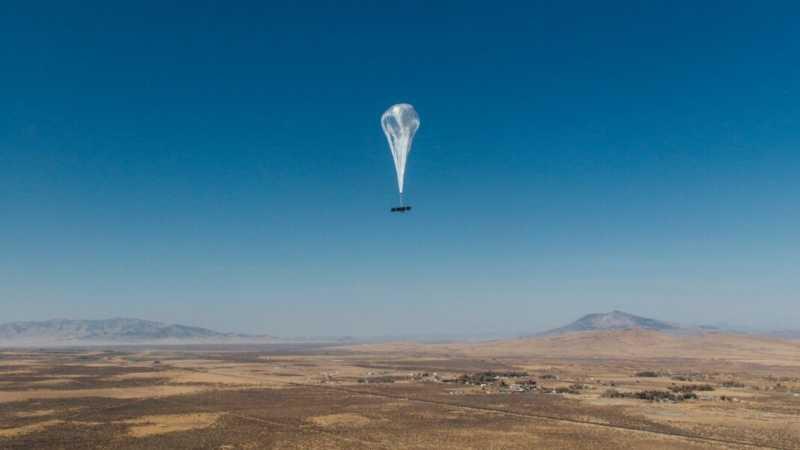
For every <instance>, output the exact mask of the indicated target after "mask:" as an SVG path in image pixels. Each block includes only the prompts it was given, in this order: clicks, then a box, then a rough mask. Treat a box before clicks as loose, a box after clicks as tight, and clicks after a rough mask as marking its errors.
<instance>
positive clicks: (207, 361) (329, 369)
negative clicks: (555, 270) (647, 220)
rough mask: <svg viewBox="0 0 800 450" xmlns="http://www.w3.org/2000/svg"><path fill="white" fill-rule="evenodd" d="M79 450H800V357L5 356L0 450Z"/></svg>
mask: <svg viewBox="0 0 800 450" xmlns="http://www.w3.org/2000/svg"><path fill="white" fill-rule="evenodd" d="M82 448H115V449H181V448H187V449H188V448H192V449H197V448H209V449H231V450H232V449H262V448H263V449H272V448H276V449H277V448H282V449H283V448H288V449H337V448H363V449H381V448H399V449H416V448H428V449H434V448H435V449H469V448H474V449H530V448H542V449H573V448H586V449H625V448H628V449H642V448H657V449H678V448H681V449H683V448H687V449H706V448H718V449H723V448H724V449H737V448H741V449H745V448H798V449H800V343H797V342H790V341H779V340H769V339H755V338H750V337H739V336H726V335H713V334H712V335H703V336H692V337H683V338H677V337H672V336H666V335H659V334H658V333H646V332H641V331H627V332H614V333H589V334H587V333H584V334H576V335H572V336H562V337H558V338H546V339H522V340H514V341H502V342H490V343H480V344H431V345H422V344H407V343H391V344H379V345H364V346H351V347H330V346H327V347H326V346H312V345H296V346H292V345H282V346H280V345H273V346H228V347H204V348H199V347H160V348H148V349H145V348H135V347H121V348H110V349H94V350H88V349H69V350H67V349H65V350H35V351H33V350H12V349H9V350H6V351H3V352H2V353H0V449H82Z"/></svg>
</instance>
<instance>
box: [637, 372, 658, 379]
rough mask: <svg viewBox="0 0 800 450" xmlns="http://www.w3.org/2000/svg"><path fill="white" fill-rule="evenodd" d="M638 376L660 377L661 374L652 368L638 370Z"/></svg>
mask: <svg viewBox="0 0 800 450" xmlns="http://www.w3.org/2000/svg"><path fill="white" fill-rule="evenodd" d="M636 376H637V377H639V378H658V377H660V376H661V374H660V373H658V372H653V371H652V370H645V371H644V372H637V373H636Z"/></svg>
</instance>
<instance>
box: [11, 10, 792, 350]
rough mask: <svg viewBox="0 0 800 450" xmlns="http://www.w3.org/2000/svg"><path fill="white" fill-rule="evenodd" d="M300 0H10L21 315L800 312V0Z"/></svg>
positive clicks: (519, 321)
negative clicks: (400, 171) (408, 135)
mask: <svg viewBox="0 0 800 450" xmlns="http://www.w3.org/2000/svg"><path fill="white" fill-rule="evenodd" d="M274 3H277V2H264V1H253V2H219V3H218V4H214V3H210V2H183V3H180V4H178V3H172V2H129V4H127V5H120V4H119V2H78V3H75V2H72V3H70V2H14V1H12V2H5V3H4V5H3V6H2V14H0V42H2V43H1V44H0V58H1V59H0V60H1V61H2V70H0V317H1V318H2V320H0V321H3V322H5V321H12V320H34V319H46V318H53V317H71V318H105V317H115V316H132V317H140V318H148V319H155V320H163V321H168V322H180V323H189V324H195V325H200V326H206V327H211V328H215V329H221V330H232V331H245V332H264V333H272V334H277V335H286V336H290V335H325V334H337V335H344V334H350V335H382V334H395V333H418V332H457V333H462V332H482V331H487V332H496V331H504V332H509V331H519V332H526V331H534V330H539V329H542V328H545V327H549V326H555V325H560V324H561V323H563V322H566V321H568V320H572V319H574V318H576V317H577V316H578V315H581V314H583V313H586V312H599V311H607V310H611V309H614V308H617V309H622V310H625V311H629V312H633V313H639V314H642V315H648V316H653V317H657V318H660V319H666V320H675V321H683V322H695V323H704V322H716V321H728V322H733V323H741V324H748V325H755V326H778V327H781V326H783V327H788V326H792V325H796V324H797V323H800V306H799V305H800V297H799V295H800V294H798V293H800V30H798V23H799V22H800V6H796V5H797V2H778V1H775V2H766V3H764V2H750V1H746V2H744V1H743V2H737V1H719V2H716V1H708V2H689V1H686V2H656V1H653V2H635V1H631V2H520V6H514V7H512V6H510V4H509V3H506V4H504V3H503V2H500V3H491V4H490V3H486V2H470V1H458V2H347V1H335V2H334V1H330V2H320V3H318V4H316V5H312V3H313V2H286V3H295V4H301V3H303V4H305V6H304V7H300V6H276V5H274ZM698 3H700V4H702V5H700V6H699V5H698ZM522 5H524V6H522ZM397 102H409V103H412V104H414V105H415V106H416V108H417V110H418V112H419V114H420V117H421V120H422V125H421V127H420V130H419V132H418V134H417V139H416V141H415V145H414V150H413V151H412V153H411V156H410V160H409V165H408V170H407V177H406V192H407V197H408V199H409V202H410V203H411V204H412V205H413V206H414V210H413V211H412V212H411V213H410V214H407V215H404V216H402V215H394V214H390V213H388V211H387V210H388V208H389V207H391V206H394V205H395V204H396V201H397V200H396V185H395V177H394V168H393V166H392V162H391V157H390V154H389V151H388V147H387V145H386V142H385V138H384V136H383V134H382V131H381V129H380V125H379V117H380V114H381V113H382V112H383V111H384V109H386V108H387V107H388V106H389V105H391V104H392V103H397Z"/></svg>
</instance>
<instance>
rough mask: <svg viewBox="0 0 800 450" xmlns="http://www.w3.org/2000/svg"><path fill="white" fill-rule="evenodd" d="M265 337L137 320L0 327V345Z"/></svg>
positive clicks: (258, 339) (60, 321) (64, 321)
mask: <svg viewBox="0 0 800 450" xmlns="http://www.w3.org/2000/svg"><path fill="white" fill-rule="evenodd" d="M271 339H272V338H270V337H269V336H251V335H245V334H235V333H220V332H218V331H213V330H209V329H206V328H200V327H192V326H186V325H175V324H166V323H161V322H153V321H149V320H141V319H126V318H118V319H106V320H71V319H52V320H46V321H41V322H11V323H6V324H2V325H0V345H72V344H76V345H77V344H128V343H130V344H137V343H164V344H172V343H178V344H179V343H217V342H219V343H225V342H231V343H235V342H265V341H270V340H271Z"/></svg>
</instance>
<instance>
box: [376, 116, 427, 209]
mask: <svg viewBox="0 0 800 450" xmlns="http://www.w3.org/2000/svg"><path fill="white" fill-rule="evenodd" d="M381 127H383V132H384V133H386V139H387V140H388V141H389V149H390V150H391V151H392V158H394V168H395V170H396V171H397V189H398V191H400V202H401V208H406V207H404V206H402V202H403V181H404V179H405V175H406V161H407V160H408V154H409V153H410V152H411V143H412V141H413V140H414V135H415V134H416V133H417V129H418V128H419V115H418V114H417V111H416V110H415V109H414V107H413V106H411V105H409V104H408V103H398V104H397V105H392V106H391V107H389V109H387V110H386V112H384V113H383V116H381ZM407 208H408V209H411V208H410V207H407ZM393 210H394V209H393ZM402 211H407V209H403V210H402Z"/></svg>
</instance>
